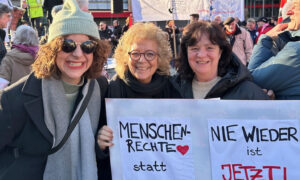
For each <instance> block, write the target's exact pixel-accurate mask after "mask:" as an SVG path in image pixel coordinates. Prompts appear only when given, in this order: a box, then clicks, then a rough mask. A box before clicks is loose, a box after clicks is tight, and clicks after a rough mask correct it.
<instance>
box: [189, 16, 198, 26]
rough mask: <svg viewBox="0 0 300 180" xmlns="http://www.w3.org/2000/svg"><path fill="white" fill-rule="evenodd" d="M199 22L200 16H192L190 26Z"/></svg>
mask: <svg viewBox="0 0 300 180" xmlns="http://www.w3.org/2000/svg"><path fill="white" fill-rule="evenodd" d="M198 21H199V14H196V13H195V14H190V24H192V23H194V22H198Z"/></svg>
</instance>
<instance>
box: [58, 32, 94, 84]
mask: <svg viewBox="0 0 300 180" xmlns="http://www.w3.org/2000/svg"><path fill="white" fill-rule="evenodd" d="M65 39H69V40H73V41H75V42H76V44H77V47H76V49H75V50H74V51H73V52H70V53H66V52H64V51H60V52H58V53H57V56H56V59H55V62H56V65H57V67H58V69H59V70H60V71H61V79H62V80H63V81H65V82H68V83H70V84H78V83H80V81H81V78H82V76H83V74H84V73H85V72H86V71H87V70H88V69H89V68H90V66H91V64H92V62H93V57H94V56H93V53H90V54H86V53H84V52H83V51H82V50H81V48H80V45H79V44H81V43H83V42H85V41H87V40H89V39H90V38H89V37H88V36H87V35H83V34H72V35H68V36H66V37H65Z"/></svg>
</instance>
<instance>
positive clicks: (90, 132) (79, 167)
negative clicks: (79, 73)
mask: <svg viewBox="0 0 300 180" xmlns="http://www.w3.org/2000/svg"><path fill="white" fill-rule="evenodd" d="M89 83H90V81H89V80H88V82H87V83H86V84H85V85H84V86H83V87H82V91H81V92H79V93H82V95H83V98H82V99H81V100H80V102H79V104H78V106H77V107H76V110H75V114H76V113H77V111H78V110H79V107H80V106H81V104H82V101H83V99H84V98H85V96H86V94H87V90H88V86H89ZM42 96H43V105H44V117H45V123H46V125H47V128H48V129H49V131H50V132H51V134H52V135H53V138H54V143H53V147H54V146H56V145H57V144H58V143H60V142H61V140H62V138H63V136H64V135H65V133H66V131H67V128H68V126H69V124H70V122H71V121H72V120H73V118H74V115H75V114H74V115H73V117H70V113H69V108H70V107H69V106H68V104H67V100H66V95H65V91H64V88H63V84H62V82H61V80H56V79H54V78H52V77H51V78H49V79H42ZM100 103H101V102H100V88H99V85H98V83H95V87H94V91H93V93H92V97H91V99H90V101H89V104H88V106H87V109H86V110H85V111H84V113H83V115H82V117H81V119H80V121H79V122H78V124H77V125H76V127H75V129H74V130H73V132H72V134H71V135H70V137H69V139H68V140H67V141H66V143H65V144H64V145H63V147H62V148H61V149H60V150H59V151H57V152H56V153H54V154H51V155H49V156H48V160H47V164H46V168H45V171H44V178H43V179H44V180H57V179H64V180H85V179H89V180H97V165H96V155H95V136H94V135H95V134H96V131H97V126H98V121H99V115H100V106H101V104H100Z"/></svg>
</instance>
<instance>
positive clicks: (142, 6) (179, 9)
mask: <svg viewBox="0 0 300 180" xmlns="http://www.w3.org/2000/svg"><path fill="white" fill-rule="evenodd" d="M132 13H133V17H134V20H135V21H138V22H139V21H166V20H171V19H174V20H189V18H190V17H189V15H190V14H193V13H198V14H199V15H200V19H204V20H209V19H210V20H212V19H213V18H214V17H215V16H216V15H221V16H222V18H223V20H224V19H226V17H229V16H232V17H239V18H240V20H244V1H243V0H230V1H224V0H205V1H199V0H164V1H162V0H132Z"/></svg>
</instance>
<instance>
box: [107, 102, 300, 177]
mask: <svg viewBox="0 0 300 180" xmlns="http://www.w3.org/2000/svg"><path fill="white" fill-rule="evenodd" d="M299 107H300V101H231V100H226V101H224V100H220V101H211V100H190V99H189V100H188V99H176V100H175V99H173V100H167V99H160V100H158V99H106V111H107V121H108V126H109V127H110V128H112V129H113V132H114V139H113V143H114V146H113V147H111V148H110V160H111V161H110V162H111V169H112V176H113V179H114V180H127V179H139V180H140V179H141V180H143V179H151V180H154V179H175V180H177V179H182V180H185V179H196V180H198V179H205V180H210V179H216V180H219V179H230V173H231V179H232V180H233V179H238V178H240V179H243V178H244V179H245V180H246V179H247V178H245V177H246V176H243V175H245V172H246V170H247V173H248V176H249V177H250V178H249V179H251V178H252V179H253V177H255V175H253V174H251V173H254V172H255V171H256V172H257V171H261V170H263V171H264V172H262V173H261V174H259V175H260V176H262V177H260V176H258V177H260V178H256V179H257V180H258V179H269V178H268V177H270V173H272V177H273V179H274V180H278V179H279V180H281V179H282V180H285V179H295V177H300V171H299V165H298V164H299V163H300V155H299V152H300V143H299V142H298V141H296V139H299V138H300V137H299V133H300V132H299V125H300V121H299V119H300V111H299ZM120 122H121V123H120ZM237 122H238V123H237ZM147 124H148V125H147ZM150 124H153V125H151V126H150ZM235 124H237V125H236V126H235ZM254 126H255V129H254V130H253V127H254ZM159 127H160V128H159ZM166 127H172V128H171V129H172V132H173V133H175V134H172V133H171V132H170V133H171V134H172V135H171V137H172V138H173V139H172V140H171V138H170V133H169V132H168V130H167V128H166ZM173 127H174V128H175V127H176V128H175V129H174V130H173ZM211 127H213V128H214V130H215V131H214V138H217V135H218V138H220V141H216V139H215V141H213V143H210V142H212V141H211V139H210V138H212V133H211V132H212V131H211ZM217 127H219V134H218V133H217ZM222 127H223V128H224V131H221V130H222ZM226 127H228V129H226ZM243 127H244V131H243ZM169 129H170V128H169ZM271 129H273V130H271ZM147 130H148V132H147ZM252 131H254V132H253V133H254V134H255V137H254V138H253V141H254V142H252V140H251V138H250V137H249V136H250V135H249V133H252ZM155 132H159V133H156V135H157V137H156V138H152V137H150V134H151V136H153V137H154V135H155ZM166 132H167V137H168V138H167V139H166V134H165V133H166ZM183 132H184V133H183ZM188 132H190V133H188ZM221 132H222V133H223V132H224V133H225V135H223V134H222V133H221ZM243 132H245V133H246V134H247V133H248V135H246V136H247V138H248V142H245V137H244V134H243ZM121 133H122V135H121ZM181 133H182V136H181ZM256 133H259V138H260V141H261V140H262V141H264V142H255V141H256ZM270 133H271V135H270ZM277 133H278V138H281V140H283V141H279V140H277V137H276V138H275V136H277ZM158 134H159V136H158ZM221 134H222V136H221ZM228 134H229V135H228ZM254 134H253V136H254ZM146 135H148V137H149V138H147V137H146ZM178 135H180V136H178ZM142 136H143V138H141V137H142ZM270 136H272V137H270ZM279 136H280V137H279ZM174 137H175V139H174ZM181 137H182V139H177V138H181ZM224 137H226V140H228V141H226V143H224V142H223V141H221V139H222V138H224ZM268 138H269V139H271V140H272V142H265V140H266V139H268ZM288 138H289V139H290V140H285V139H288ZM229 139H230V140H229ZM231 139H235V140H236V141H232V142H231ZM129 140H130V141H129ZM273 140H274V142H273ZM250 141H251V142H250ZM128 142H130V145H128ZM158 142H160V143H161V145H162V146H163V147H161V146H160V145H158V144H159V143H158ZM151 143H152V146H153V143H156V148H157V151H156V148H154V147H152V146H151ZM228 144H229V145H228ZM186 145H187V146H188V148H187V146H186ZM178 148H179V149H178ZM153 149H154V150H153ZM167 149H169V150H167ZM166 151H169V152H166ZM182 153H185V154H184V155H183V154H182ZM259 154H262V155H261V156H260V155H259ZM221 165H224V166H223V169H222V166H221ZM183 166H184V167H183ZM254 166H255V167H254ZM279 167H280V168H279ZM229 168H231V169H229ZM158 170H160V171H158ZM164 170H165V171H164ZM174 174H176V175H175V176H174ZM222 175H224V178H223V176H222ZM285 177H286V178H285ZM296 179H297V178H296Z"/></svg>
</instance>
